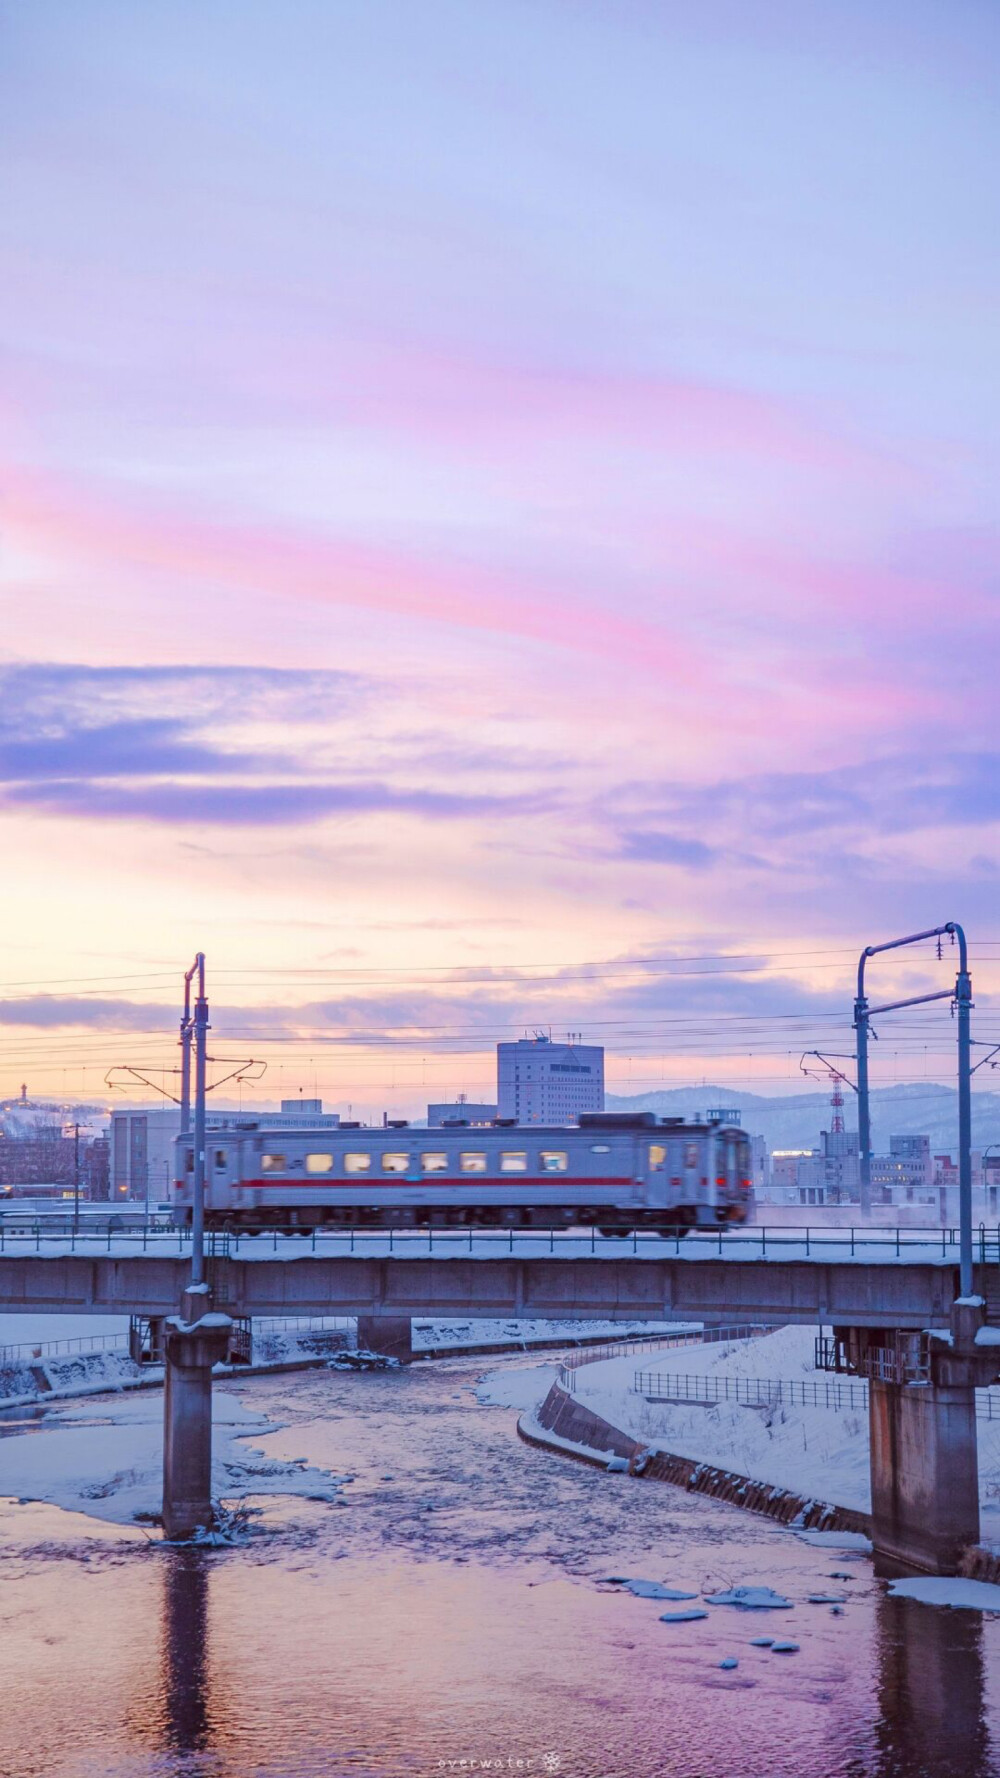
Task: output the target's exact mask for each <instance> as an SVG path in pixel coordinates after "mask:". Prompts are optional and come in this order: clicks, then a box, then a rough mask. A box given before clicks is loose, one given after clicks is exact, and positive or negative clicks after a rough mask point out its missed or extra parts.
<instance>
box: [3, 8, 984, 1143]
mask: <svg viewBox="0 0 1000 1778" xmlns="http://www.w3.org/2000/svg"><path fill="white" fill-rule="evenodd" d="M0 19H2V22H3V26H4V40H5V53H4V57H3V63H2V71H0V118H2V120H3V121H2V124H0V154H2V157H3V163H4V168H5V178H4V180H3V182H2V184H3V196H2V200H0V204H2V210H3V226H2V229H0V288H2V290H3V292H4V295H3V299H2V312H3V339H4V346H5V356H6V359H7V362H8V366H9V370H8V374H7V375H6V377H5V395H4V398H3V406H2V409H0V445H2V469H0V503H2V516H3V533H4V556H3V576H4V579H3V587H4V594H3V628H2V631H0V673H2V674H3V678H4V696H3V701H2V704H0V820H2V822H3V827H4V840H5V844H4V857H5V860H6V861H7V865H8V870H7V879H6V882H5V890H6V909H7V917H6V920H5V922H4V931H3V934H2V936H0V952H2V957H0V983H2V984H3V985H2V986H0V995H2V996H3V997H4V999H3V1002H2V1004H0V1094H2V1093H3V1092H5V1091H9V1090H11V1089H12V1088H14V1087H17V1086H19V1085H20V1082H21V1080H22V1079H23V1078H25V1077H27V1078H28V1079H29V1080H30V1081H31V1082H32V1084H33V1085H34V1086H35V1087H36V1090H38V1091H42V1090H50V1091H65V1092H67V1093H69V1092H71V1091H72V1092H76V1091H79V1090H83V1089H86V1090H87V1091H88V1092H91V1091H94V1092H96V1091H97V1090H98V1088H99V1085H100V1082H101V1080H102V1078H103V1073H104V1069H105V1068H106V1067H107V1066H108V1065H109V1063H110V1062H111V1061H121V1060H129V1059H135V1058H136V1057H138V1056H148V1057H149V1058H151V1059H154V1060H155V1061H156V1063H157V1065H160V1066H164V1067H165V1066H167V1065H168V1063H169V1062H170V1060H171V1056H170V1045H169V1043H166V1042H165V1038H164V1035H163V1034H164V1032H165V1031H166V1030H167V1029H168V1028H169V1025H170V1023H171V1021H172V1019H173V1012H172V1010H171V1008H172V1006H173V1001H174V999H175V998H176V972H177V971H178V970H179V969H180V968H182V967H183V966H184V965H185V963H186V962H187V961H188V960H189V957H190V954H191V953H193V951H194V950H195V949H196V948H198V947H202V948H204V949H205V950H206V952H207V953H208V955H209V961H210V969H213V970H214V972H215V974H214V978H213V979H214V981H215V983H216V986H215V988H214V990H213V993H214V1001H215V1004H216V1006H217V1007H218V1009H219V1011H218V1025H217V1030H218V1033H219V1042H220V1043H221V1042H222V1041H223V1039H224V1038H226V1039H228V1038H229V1037H231V1039H232V1043H233V1044H235V1045H236V1047H237V1048H239V1047H240V1045H245V1044H246V1043H249V1042H251V1041H253V1042H254V1043H256V1044H257V1045H260V1044H264V1045H266V1046H267V1050H268V1056H269V1061H270V1069H271V1071H270V1074H269V1076H268V1090H269V1091H270V1093H271V1096H272V1097H275V1096H277V1092H278V1089H279V1088H280V1089H281V1090H282V1091H284V1090H293V1089H294V1088H295V1087H296V1086H297V1085H299V1084H302V1083H303V1082H304V1083H305V1084H307V1085H310V1086H311V1085H313V1084H314V1083H315V1084H317V1085H318V1086H319V1088H320V1090H322V1091H323V1093H324V1096H325V1097H327V1098H328V1099H329V1101H330V1102H331V1103H333V1104H341V1105H346V1104H348V1103H352V1104H354V1105H355V1107H356V1108H361V1109H369V1108H370V1109H373V1110H381V1109H383V1108H395V1109H397V1110H402V1111H404V1112H405V1111H410V1112H415V1111H419V1109H420V1108H421V1104H422V1102H423V1098H424V1093H425V1088H427V1089H428V1090H431V1091H432V1092H433V1095H434V1096H438V1095H441V1094H444V1093H448V1092H452V1091H458V1090H460V1089H463V1088H464V1089H466V1090H469V1091H470V1092H481V1091H484V1090H485V1089H486V1088H487V1087H488V1086H489V1084H490V1081H491V1078H492V1063H491V1060H490V1046H491V1043H492V1041H493V1040H494V1038H495V1037H496V1036H506V1035H511V1034H514V1035H516V1034H518V1033H519V1032H520V1031H522V1030H523V1029H524V1028H525V1027H528V1028H530V1027H533V1026H536V1025H545V1026H552V1028H553V1029H555V1030H565V1029H573V1030H583V1031H585V1032H586V1033H587V1034H588V1035H591V1036H593V1037H603V1038H604V1039H605V1041H606V1042H607V1045H608V1048H609V1054H610V1057H611V1059H610V1061H609V1069H608V1072H609V1078H610V1080H611V1083H612V1085H613V1086H616V1087H619V1088H627V1087H628V1086H629V1084H631V1085H632V1086H633V1087H635V1088H636V1089H638V1088H639V1087H645V1086H649V1085H655V1084H658V1083H659V1082H660V1081H666V1082H671V1083H672V1082H677V1081H682V1080H694V1079H698V1078H701V1076H702V1075H703V1074H704V1073H706V1072H707V1073H708V1074H709V1076H710V1077H712V1076H713V1075H714V1077H715V1078H722V1079H725V1080H727V1081H729V1082H731V1083H733V1084H751V1083H753V1082H756V1083H758V1084H762V1083H764V1082H766V1083H768V1085H767V1090H772V1089H773V1090H781V1089H782V1087H789V1088H791V1087H792V1086H793V1085H794V1084H795V1081H796V1078H797V1061H798V1054H799V1050H800V1049H801V1048H803V1047H809V1045H810V1044H814V1043H822V1042H825V1041H830V1040H831V1038H830V1034H831V1032H837V1033H839V1035H838V1039H837V1041H838V1046H839V1047H843V1040H844V1037H845V1032H844V1029H843V1023H844V1018H845V1016H846V1014H847V1011H848V1008H849V1001H850V992H851V988H850V977H851V970H852V962H853V959H854V957H856V953H857V951H858V949H859V948H860V946H861V945H862V944H863V943H865V942H869V941H872V940H875V939H878V938H880V937H888V936H892V935H893V934H895V933H897V932H902V931H906V930H910V929H912V928H913V927H918V926H919V927H922V926H925V925H933V924H937V923H938V922H939V921H942V920H945V919H948V918H957V919H960V920H962V921H963V922H964V923H965V925H966V927H967V929H968V931H969V934H970V938H971V940H972V944H973V957H974V963H975V967H976V978H975V979H976V985H977V1019H978V1020H979V1034H980V1035H981V1037H982V1038H983V1040H984V1041H985V1040H986V1039H989V1038H991V1037H996V1038H997V1039H1000V1014H998V1012H997V1011H995V1010H993V1009H994V1007H995V1006H996V1001H995V999H994V998H992V997H991V996H992V994H993V991H994V990H995V989H997V988H1000V981H997V982H994V979H993V977H994V975H995V974H996V968H997V966H996V964H995V963H994V962H993V959H994V958H995V957H998V956H1000V926H998V924H997V922H996V918H995V915H994V912H993V909H994V905H995V900H996V885H997V880H998V878H997V870H998V861H1000V847H998V840H1000V835H998V820H1000V794H998V791H997V788H996V786H997V783H998V782H1000V778H998V773H997V764H998V753H1000V749H998V737H997V719H996V690H995V684H996V557H997V551H996V511H995V489H996V485H997V467H998V465H997V448H996V445H997V439H996V423H995V409H996V403H995V398H994V395H993V394H992V392H991V391H992V389H993V388H994V385H995V370H996V344H995V314H996V302H997V282H998V279H997V257H998V255H997V246H996V242H997V239H998V235H997V230H996V227H995V226H992V227H991V226H989V220H990V219H992V221H993V223H994V224H995V219H996V200H995V196H994V190H993V187H994V184H995V179H994V174H993V169H994V168H995V165H996V149H997V143H996V134H997V126H996V117H995V108H994V105H993V102H992V96H991V91H990V85H989V69H990V67H991V65H992V66H995V57H996V53H997V48H998V45H997V41H996V39H997V35H998V31H997V25H996V20H995V19H994V18H991V17H990V15H989V14H988V13H987V11H986V9H984V8H982V7H980V6H977V5H975V4H972V3H971V0H970V3H968V4H964V3H961V0H960V3H959V4H958V5H956V6H954V7H952V8H949V9H948V11H947V13H944V12H942V10H941V9H940V8H939V7H937V6H933V5H930V4H929V3H928V4H924V3H923V0H916V3H913V0H911V3H910V4H908V5H905V6H904V5H903V4H902V3H901V0H889V3H888V4H887V5H885V6H880V7H879V8H878V9H875V10H874V12H873V9H872V8H871V7H870V6H867V5H864V4H862V3H861V0H848V3H847V4H846V5H845V6H843V7H839V8H838V9H837V15H836V28H835V29H834V21H833V19H832V16H831V14H830V12H829V9H828V8H826V7H824V6H821V5H818V4H817V5H811V4H807V5H805V6H796V7H791V6H788V5H786V4H784V3H782V0H766V3H765V4H764V5H763V6H760V7H755V8H753V9H747V8H746V7H745V6H743V5H742V4H736V0H724V3H723V4H722V5H721V6H720V7H719V8H713V9H712V10H711V15H710V16H709V15H708V14H706V10H705V9H704V8H703V7H700V6H698V5H696V4H694V0H691V3H690V4H687V3H686V0H685V3H684V4H682V5H680V6H678V7H672V8H670V9H668V10H667V11H664V9H662V8H661V7H659V6H656V5H653V4H651V3H650V0H625V3H624V4H622V5H620V6H616V7H614V8H604V7H600V6H593V5H585V6H580V5H577V4H570V3H569V0H542V3H541V4H532V5H531V6H528V5H526V4H524V3H523V0H482V3H481V4H479V5H477V6H476V7H475V8H468V7H467V6H464V5H462V4H459V0H432V4H431V5H430V6H429V7H428V8H426V9H424V8H421V9H420V20H419V28H418V26H417V21H416V18H415V15H414V12H413V10H412V9H411V8H409V7H407V6H406V5H405V4H404V0H372V4H370V5H368V6H365V7H364V8H349V7H337V6H334V7H329V6H326V5H321V4H319V3H318V0H291V3H290V4H289V5H288V6H287V7H285V8H282V9H280V11H279V9H275V8H273V7H271V6H268V5H264V4H260V5H258V4H255V3H253V0H251V4H249V5H247V4H245V3H243V4H241V5H239V6H237V5H236V4H235V0H222V3H221V4H219V5H217V6H213V7H212V8H211V9H209V10H208V12H206V10H205V9H203V8H200V7H197V6H195V5H194V4H191V5H182V6H181V8H180V12H178V9H177V8H176V7H169V8H168V7H160V6H158V5H156V4H155V3H154V4H153V5H150V6H147V7H144V8H142V9H139V10H138V11H136V10H135V9H133V8H131V7H127V6H126V5H125V4H124V0H86V4H84V5H71V4H69V3H68V0H63V3H61V4H60V3H59V0H57V3H56V4H54V5H52V6H47V7H45V8H24V7H19V6H15V5H13V4H3V0H0ZM734 956H735V957H736V960H734V961H732V962H730V963H729V964H728V965H723V966H720V965H716V964H712V965H710V966H708V967H709V970H710V972H711V973H717V972H718V969H719V967H724V968H725V969H726V973H724V974H723V975H721V976H720V979H719V981H718V982H715V983H710V982H707V981H706V977H705V974H704V971H702V970H700V969H699V967H697V966H695V965H691V966H690V967H685V966H682V964H681V962H680V961H679V960H682V959H684V958H691V957H710V958H726V957H730V958H732V957H734ZM662 959H670V960H672V961H671V962H670V963H669V964H666V963H662V962H655V961H653V960H662ZM748 959H749V960H750V961H748ZM925 961H926V966H927V968H928V969H929V970H930V974H932V975H934V977H935V983H936V981H937V975H936V974H935V971H936V970H937V968H938V966H937V965H936V962H935V960H934V959H932V958H931V959H927V960H925ZM595 964H603V965H604V967H603V968H602V969H601V970H598V971H595V970H593V969H591V968H589V967H588V966H591V965H595ZM612 964H613V965H614V967H612ZM529 966H530V967H529ZM471 967H474V968H475V970H476V971H477V972H480V973H481V972H482V971H483V970H484V969H487V968H488V969H490V970H491V971H492V972H493V974H492V976H491V978H490V980H488V981H485V980H482V979H480V974H478V973H477V976H476V978H475V979H470V978H469V977H468V976H464V977H463V976H461V975H459V976H458V977H456V975H455V971H456V970H459V971H461V970H462V969H468V968H471ZM923 967H924V965H923V964H921V963H920V962H919V961H916V962H914V961H912V960H903V961H901V962H899V963H898V964H895V965H894V966H892V969H891V970H890V966H889V965H885V970H886V980H887V982H888V981H889V979H890V975H891V977H892V980H893V981H894V982H898V981H903V980H906V981H907V983H912V982H914V981H917V980H918V979H919V980H922V979H924V977H923V976H922V975H921V970H922V968H923ZM310 972H312V973H310ZM449 972H451V973H450V974H449ZM926 979H927V980H928V981H929V980H930V975H927V977H926ZM88 1006H89V1007H90V1011H89V1012H88ZM995 1026H997V1027H998V1028H997V1029H996V1030H994V1027H995ZM950 1039H951V1033H950V1030H949V1029H948V1028H947V1015H946V1013H941V1014H939V1015H936V1023H935V1022H934V1019H933V1018H928V1019H927V1020H923V1019H916V1018H914V1019H912V1020H911V1021H910V1022H909V1023H908V1024H905V1025H904V1024H903V1023H901V1024H900V1025H899V1027H898V1029H897V1028H895V1027H894V1028H893V1030H892V1031H891V1032H890V1031H889V1030H887V1031H886V1032H885V1034H884V1040H883V1046H882V1048H881V1049H880V1052H879V1067H880V1069H881V1070H882V1072H883V1075H884V1078H886V1079H892V1078H906V1077H907V1075H908V1073H909V1074H914V1075H918V1076H919V1075H924V1074H929V1075H931V1076H932V1077H947V1075H948V1072H949V1070H950V1068H951V1065H952V1064H951V1053H950Z"/></svg>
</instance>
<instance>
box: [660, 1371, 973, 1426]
mask: <svg viewBox="0 0 1000 1778" xmlns="http://www.w3.org/2000/svg"><path fill="white" fill-rule="evenodd" d="M632 1388H633V1391H634V1393H635V1394H636V1395H641V1396H644V1397H645V1399H646V1401H650V1402H662V1403H665V1404H670V1403H675V1404H678V1405H680V1404H684V1403H688V1402H690V1403H691V1404H692V1405H697V1406H700V1407H715V1406H717V1405H718V1404H719V1403H720V1402H732V1403H733V1404H734V1405H737V1406H739V1407H745V1408H779V1407H800V1408H824V1409H832V1410H834V1411H837V1412H843V1411H844V1410H852V1409H853V1410H858V1411H867V1408H868V1384H867V1381H866V1380H865V1379H864V1378H863V1377H856V1378H853V1379H851V1380H850V1381H846V1382H845V1381H842V1380H840V1379H837V1378H833V1377H822V1378H821V1377H817V1378H812V1377H805V1378H802V1377H794V1378H788V1377H705V1376H692V1375H691V1374H690V1373H687V1372H679V1371H636V1373H635V1376H634V1378H633V1382H632ZM976 1416H977V1418H978V1419H980V1420H1000V1389H977V1390H976Z"/></svg>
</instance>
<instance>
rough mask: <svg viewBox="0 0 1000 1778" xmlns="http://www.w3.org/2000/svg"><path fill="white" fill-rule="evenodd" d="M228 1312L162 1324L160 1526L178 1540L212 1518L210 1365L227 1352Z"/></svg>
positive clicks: (188, 1535)
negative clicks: (162, 1381)
mask: <svg viewBox="0 0 1000 1778" xmlns="http://www.w3.org/2000/svg"><path fill="white" fill-rule="evenodd" d="M231 1328H232V1322H231V1321H230V1319H229V1316H228V1315H203V1316H202V1318H201V1320H199V1321H186V1320H183V1319H182V1318H181V1317H180V1316H179V1315H171V1316H170V1317H169V1318H168V1320H167V1322H166V1324H165V1328H164V1346H165V1362H166V1377H165V1380H164V1391H163V1529H164V1531H165V1533H166V1535H167V1537H169V1538H171V1539H172V1540H174V1541H182V1540H184V1539H186V1538H189V1537H192V1536H193V1535H194V1533H195V1531H196V1530H197V1529H198V1527H199V1525H202V1526H204V1527H205V1528H206V1530H207V1529H208V1528H209V1527H210V1525H211V1523H212V1366H213V1365H215V1364H219V1363H220V1362H221V1361H222V1360H223V1359H225V1358H226V1356H227V1354H228V1352H229V1335H230V1330H231Z"/></svg>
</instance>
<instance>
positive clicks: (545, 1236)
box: [0, 1211, 1000, 1264]
mask: <svg viewBox="0 0 1000 1778" xmlns="http://www.w3.org/2000/svg"><path fill="white" fill-rule="evenodd" d="M60 1223H62V1225H60ZM64 1223H66V1218H60V1221H55V1220H53V1218H48V1216H36V1218H27V1216H21V1214H18V1213H14V1211H0V1252H5V1248H7V1246H11V1248H14V1250H18V1248H23V1245H25V1243H30V1245H32V1246H34V1248H36V1250H41V1246H43V1243H44V1245H48V1243H59V1245H60V1246H62V1248H66V1246H68V1248H69V1252H77V1250H80V1252H94V1248H100V1250H103V1252H109V1253H110V1252H116V1250H128V1252H135V1248H137V1246H141V1248H142V1252H146V1248H148V1246H151V1248H155V1250H157V1252H160V1253H162V1252H171V1250H173V1252H178V1253H187V1252H189V1250H190V1230H189V1229H178V1227H174V1225H173V1223H165V1221H164V1220H160V1218H149V1221H148V1223H141V1225H139V1227H132V1229H130V1227H121V1218H119V1216H114V1214H112V1216H109V1218H107V1220H105V1218H87V1220H85V1221H84V1220H82V1221H80V1227H78V1229H73V1227H71V1223H69V1227H66V1225H64ZM206 1239H208V1241H212V1239H214V1241H215V1243H217V1252H219V1253H222V1252H226V1253H231V1255H233V1257H235V1255H237V1253H242V1252H249V1253H253V1252H260V1250H262V1246H263V1248H267V1246H270V1248H272V1252H278V1246H279V1243H281V1245H283V1243H290V1245H292V1246H294V1250H295V1252H301V1250H302V1246H304V1243H308V1245H310V1248H311V1252H313V1253H315V1252H317V1250H326V1248H329V1246H336V1248H340V1250H343V1248H347V1250H349V1252H351V1253H354V1252H359V1253H365V1252H370V1250H372V1248H383V1250H388V1252H390V1253H397V1252H399V1253H411V1252H413V1250H415V1248H422V1250H425V1252H429V1253H441V1257H448V1255H452V1253H473V1252H475V1248H479V1250H480V1252H482V1255H484V1257H486V1255H488V1253H516V1252H521V1253H528V1252H530V1253H539V1252H541V1253H560V1252H562V1250H564V1248H571V1250H573V1255H575V1257H577V1255H580V1253H591V1255H598V1257H601V1259H617V1257H623V1255H628V1253H632V1255H633V1257H658V1255H664V1253H667V1255H680V1253H685V1252H698V1253H705V1250H710V1252H714V1253H719V1255H724V1253H726V1252H735V1250H737V1248H738V1250H744V1252H751V1253H760V1255H762V1257H767V1255H769V1253H778V1252H781V1250H783V1248H801V1250H804V1253H806V1257H811V1255H813V1253H833V1252H835V1250H836V1252H838V1253H845V1255H847V1253H849V1255H851V1257H856V1255H858V1253H863V1255H865V1257H872V1259H877V1257H893V1259H902V1257H904V1253H906V1252H909V1250H915V1248H922V1250H925V1252H927V1250H929V1252H932V1253H940V1255H941V1259H954V1262H956V1264H957V1259H959V1230H957V1229H941V1227H940V1225H936V1227H927V1229H916V1227H906V1229H895V1227H891V1229H890V1227H881V1225H874V1223H865V1225H859V1227H851V1229H815V1227H811V1225H806V1227H794V1225H781V1227H769V1225H767V1223H751V1225H747V1227H742V1229H728V1227H719V1229H692V1230H690V1234H689V1236H687V1239H683V1237H681V1236H676V1237H674V1236H662V1234H658V1232H657V1230H655V1229H635V1230H632V1232H630V1234H628V1236H625V1237H619V1239H614V1237H610V1236H601V1234H600V1230H598V1229H475V1227H468V1229H343V1230H336V1229H317V1230H306V1229H301V1230H299V1232H297V1234H295V1236H294V1234H290V1232H285V1230H281V1229H270V1230H267V1232H263V1234H260V1236H251V1234H246V1232H242V1234H240V1232H238V1230H231V1232H224V1234H222V1232H219V1230H215V1232H214V1230H208V1237H206ZM975 1259H977V1261H979V1264H1000V1227H996V1229H986V1227H984V1225H980V1227H979V1230H977V1234H975Z"/></svg>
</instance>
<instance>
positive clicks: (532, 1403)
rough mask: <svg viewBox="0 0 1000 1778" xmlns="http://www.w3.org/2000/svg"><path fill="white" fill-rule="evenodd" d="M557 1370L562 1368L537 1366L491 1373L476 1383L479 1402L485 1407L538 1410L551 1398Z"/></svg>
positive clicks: (545, 1365) (551, 1365)
mask: <svg viewBox="0 0 1000 1778" xmlns="http://www.w3.org/2000/svg"><path fill="white" fill-rule="evenodd" d="M557 1371H558V1367H557V1366H556V1365H554V1364H533V1365H531V1366H528V1367H524V1366H522V1367H519V1368H517V1369H511V1368H505V1369H504V1370H502V1371H488V1372H487V1373H486V1375H485V1377H481V1378H480V1380H479V1382H478V1383H477V1384H476V1400H477V1401H478V1402H481V1403H482V1405H483V1406H484V1407H493V1408H533V1407H536V1406H537V1404H538V1403H539V1402H540V1401H544V1400H545V1397H546V1396H547V1395H548V1392H549V1390H550V1389H551V1387H552V1385H553V1383H554V1382H555V1379H556V1375H557Z"/></svg>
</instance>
